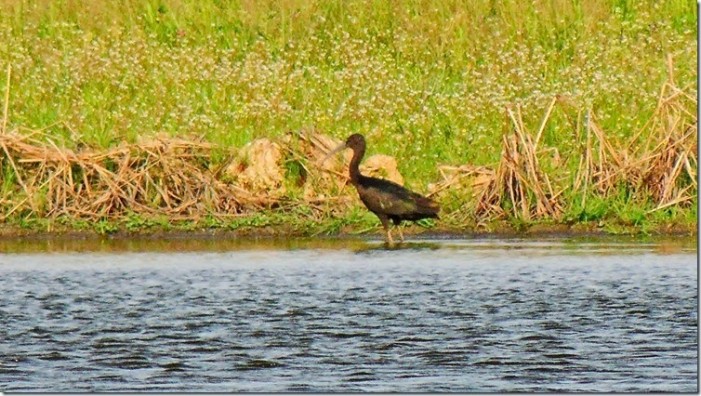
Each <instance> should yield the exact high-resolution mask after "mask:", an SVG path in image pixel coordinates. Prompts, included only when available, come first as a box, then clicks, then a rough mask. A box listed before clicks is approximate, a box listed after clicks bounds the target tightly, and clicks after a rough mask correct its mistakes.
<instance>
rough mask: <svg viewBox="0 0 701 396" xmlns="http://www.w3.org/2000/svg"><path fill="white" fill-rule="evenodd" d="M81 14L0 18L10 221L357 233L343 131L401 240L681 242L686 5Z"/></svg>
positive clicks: (382, 5) (268, 6) (691, 174)
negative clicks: (531, 235)
mask: <svg viewBox="0 0 701 396" xmlns="http://www.w3.org/2000/svg"><path fill="white" fill-rule="evenodd" d="M89 3H90V4H88V3H86V2H83V1H78V0H76V1H67V2H0V43H3V44H0V55H1V56H0V70H2V71H5V73H3V74H5V75H4V78H0V92H2V94H3V95H2V97H3V101H2V117H3V118H2V120H1V123H0V222H2V223H3V224H4V225H5V226H11V227H20V228H23V229H28V230H44V231H46V230H59V229H74V230H86V229H88V230H93V231H95V232H98V233H103V234H110V233H118V232H124V231H126V232H141V231H149V232H150V231H153V230H169V229H176V230H191V231H193V232H194V231H197V230H202V229H207V230H252V231H251V232H254V231H255V230H259V231H260V230H263V229H268V230H272V229H275V230H278V231H275V232H281V233H300V234H304V235H319V234H335V233H344V232H350V233H352V232H367V231H373V230H375V229H376V228H377V226H378V223H377V220H376V219H375V218H374V217H372V216H369V215H367V212H365V211H364V210H363V208H362V206H361V203H360V202H359V200H358V199H357V197H356V193H355V191H354V190H353V189H352V188H351V187H350V186H349V185H348V182H347V179H346V178H347V166H348V160H349V157H350V152H346V153H345V154H344V155H342V156H341V155H339V156H338V157H336V158H333V159H329V160H328V161H326V162H324V163H322V162H321V159H322V158H323V157H324V156H325V155H326V153H327V152H328V151H329V150H330V149H331V148H332V147H334V146H336V145H337V144H338V143H340V142H341V140H342V139H345V138H346V137H347V136H348V135H350V134H351V133H354V132H360V133H363V134H364V135H365V136H366V138H367V140H368V145H369V146H368V151H369V152H368V157H367V158H366V160H365V162H364V164H363V166H362V167H361V171H363V172H365V173H367V174H372V175H375V176H379V177H384V178H389V179H391V180H394V181H397V182H399V183H401V184H404V183H406V184H408V187H410V188H411V189H412V190H416V191H418V192H421V193H424V194H427V195H430V196H432V197H433V198H434V199H436V200H437V201H438V202H439V203H440V204H441V207H442V212H441V220H439V221H438V222H435V223H432V222H429V223H426V224H423V225H422V226H421V225H420V226H415V227H413V228H412V229H410V230H408V231H409V232H411V230H414V231H415V232H419V231H421V232H423V231H425V230H430V231H446V232H496V231H498V230H504V229H511V230H518V231H528V230H530V229H542V228H544V227H552V228H553V229H558V230H560V229H561V228H562V227H568V228H569V229H576V230H580V229H586V230H592V229H596V230H603V231H605V232H611V233H631V232H633V233H641V232H642V233H648V232H657V231H661V232H664V231H665V230H675V231H678V230H680V229H682V230H695V228H696V223H697V213H696V206H697V201H698V198H697V196H698V186H697V169H698V153H697V151H698V147H697V144H696V139H697V135H698V130H697V118H696V114H697V101H696V97H697V86H696V78H697V75H696V73H697V71H696V66H697V65H696V51H697V46H696V18H695V15H696V9H695V4H694V3H690V2H662V3H660V2H656V1H638V2H629V1H611V2H609V1H591V2H576V1H565V0H563V1H553V2H547V3H545V2H543V3H541V2H535V3H533V2H531V3H528V2H515V1H504V2H468V3H464V2H459V1H453V0H441V1H436V2H429V3H424V2H399V3H396V2H355V1H349V2H334V1H322V0H319V1H290V2H282V3H280V2H276V1H260V2H252V3H250V2H242V3H236V2H234V3H228V2H210V3H204V4H203V3H200V2H195V1H146V2H141V1H132V0H128V1H125V2H120V3H118V4H119V5H116V4H117V3H114V2H110V1H106V0H95V1H92V2H89ZM687 3H688V4H687ZM94 10H100V11H99V12H97V13H94V12H92V11H94ZM423 227H427V228H423ZM261 232H262V231H261Z"/></svg>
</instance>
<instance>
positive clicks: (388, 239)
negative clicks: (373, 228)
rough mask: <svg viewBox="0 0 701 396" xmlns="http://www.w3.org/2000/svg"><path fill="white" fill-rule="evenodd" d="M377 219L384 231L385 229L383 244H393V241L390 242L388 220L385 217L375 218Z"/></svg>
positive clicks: (390, 234) (390, 235) (390, 232)
mask: <svg viewBox="0 0 701 396" xmlns="http://www.w3.org/2000/svg"><path fill="white" fill-rule="evenodd" d="M377 217H379V218H380V222H382V227H384V229H385V233H386V238H385V242H387V244H389V245H392V244H394V240H392V231H391V230H390V228H389V219H388V218H387V217H386V216H377Z"/></svg>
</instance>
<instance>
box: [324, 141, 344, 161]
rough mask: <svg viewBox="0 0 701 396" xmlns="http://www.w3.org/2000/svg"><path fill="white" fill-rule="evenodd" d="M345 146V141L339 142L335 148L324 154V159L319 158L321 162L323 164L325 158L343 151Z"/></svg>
mask: <svg viewBox="0 0 701 396" xmlns="http://www.w3.org/2000/svg"><path fill="white" fill-rule="evenodd" d="M345 148H346V143H345V142H343V143H341V144H339V145H338V146H337V147H336V148H335V149H333V150H331V151H329V153H328V154H326V157H324V159H322V160H321V163H322V164H323V163H324V162H326V160H327V159H329V158H331V157H333V156H334V155H336V154H337V153H338V152H340V151H343V150H344V149H345Z"/></svg>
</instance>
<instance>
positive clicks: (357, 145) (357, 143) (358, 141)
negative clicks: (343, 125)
mask: <svg viewBox="0 0 701 396" xmlns="http://www.w3.org/2000/svg"><path fill="white" fill-rule="evenodd" d="M347 148H349V149H351V150H353V151H356V150H360V149H361V148H363V149H364V148H365V138H364V137H363V135H361V134H359V133H354V134H352V135H350V136H348V139H346V141H345V142H343V143H341V144H340V145H338V146H337V147H336V148H334V149H333V150H331V151H330V152H329V153H328V154H326V157H324V159H322V160H321V163H322V164H323V163H324V162H326V160H327V159H329V158H330V157H332V156H333V155H335V154H337V153H338V152H340V151H341V150H345V149H347Z"/></svg>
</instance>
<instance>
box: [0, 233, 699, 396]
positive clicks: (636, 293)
mask: <svg viewBox="0 0 701 396" xmlns="http://www.w3.org/2000/svg"><path fill="white" fill-rule="evenodd" d="M0 251H4V252H9V253H0V322H1V323H2V326H1V327H0V390H2V391H5V392H12V391H32V392H48V391H67V392H77V391H98V392H106V391H215V392H232V391H233V392H240V391H263V392H279V391H283V392H284V391H307V392H341V391H344V392H355V391H372V392H375V391H401V392H412V391H421V392H437V391H453V392H493V391H498V392H509V391H580V392H629V391H634V392H647V391H663V392H697V391H698V382H697V381H698V372H697V370H698V360H697V359H698V352H697V350H698V338H697V330H698V316H697V312H698V288H697V264H696V245H695V242H690V243H681V244H679V243H671V244H670V243H662V244H661V243H657V242H648V243H643V242H637V241H635V242H616V241H610V240H594V241H584V242H582V241H568V240H545V241H543V240H541V241H526V240H447V241H421V242H414V243H409V244H407V245H405V246H404V247H402V248H401V249H394V250H388V249H385V248H384V247H383V245H381V244H380V243H379V242H366V241H335V242H312V241H306V242H303V241H302V242H300V241H297V242H287V243H283V244H281V243H279V242H275V241H267V242H259V243H258V244H255V243H253V244H252V243H250V242H241V241H225V242H221V241H220V242H217V241H200V242H198V241H189V240H182V241H177V240H176V241H168V242H158V241H156V242H153V241H152V242H135V241H121V242H119V241H117V242H103V243H102V244H97V245H96V244H95V243H92V242H85V243H83V242H80V241H68V242H66V241H64V242H60V243H59V242H52V241H48V242H47V241H43V242H41V241H40V242H36V243H34V244H30V245H26V244H23V243H14V244H13V243H9V242H7V241H5V242H3V243H0Z"/></svg>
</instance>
